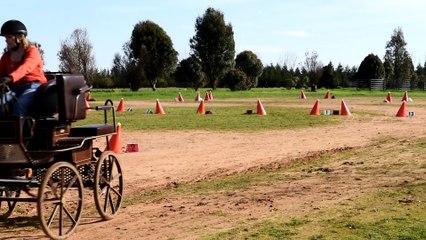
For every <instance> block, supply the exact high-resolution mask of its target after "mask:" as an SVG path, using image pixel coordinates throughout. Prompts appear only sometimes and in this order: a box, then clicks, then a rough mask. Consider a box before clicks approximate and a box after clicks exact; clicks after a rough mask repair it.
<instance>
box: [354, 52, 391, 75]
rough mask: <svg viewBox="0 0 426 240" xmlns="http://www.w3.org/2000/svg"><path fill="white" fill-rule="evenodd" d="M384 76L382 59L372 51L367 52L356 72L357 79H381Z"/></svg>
mask: <svg viewBox="0 0 426 240" xmlns="http://www.w3.org/2000/svg"><path fill="white" fill-rule="evenodd" d="M384 77H385V67H384V66H383V63H382V60H380V58H379V57H378V56H377V55H374V54H373V53H370V54H368V56H366V57H365V58H364V60H363V61H362V62H361V64H360V65H359V68H358V72H357V74H356V78H358V79H382V78H384Z"/></svg>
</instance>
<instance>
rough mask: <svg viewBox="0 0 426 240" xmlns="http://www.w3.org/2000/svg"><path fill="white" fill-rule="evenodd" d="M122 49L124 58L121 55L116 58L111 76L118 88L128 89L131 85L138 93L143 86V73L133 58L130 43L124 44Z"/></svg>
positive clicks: (116, 55)
mask: <svg viewBox="0 0 426 240" xmlns="http://www.w3.org/2000/svg"><path fill="white" fill-rule="evenodd" d="M122 49H123V53H124V55H123V56H121V55H120V54H119V53H117V54H115V56H114V60H113V66H112V68H111V75H112V77H113V79H114V82H115V83H116V86H118V87H127V86H129V85H130V89H131V90H132V91H138V90H139V88H140V87H141V85H142V79H144V78H142V77H140V76H141V75H142V74H141V72H143V71H142V70H141V69H140V66H138V62H137V59H135V58H134V57H133V54H132V50H131V49H130V42H126V43H124V44H123V47H122Z"/></svg>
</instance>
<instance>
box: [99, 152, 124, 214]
mask: <svg viewBox="0 0 426 240" xmlns="http://www.w3.org/2000/svg"><path fill="white" fill-rule="evenodd" d="M94 189H95V194H94V195H95V204H96V209H98V212H99V214H100V215H101V217H102V218H103V219H104V220H109V219H112V218H113V217H114V216H115V215H116V214H117V212H118V210H119V209H120V206H121V202H122V201H123V174H122V172H121V166H120V163H119V162H118V159H117V157H116V156H115V155H114V153H113V152H111V151H106V152H103V153H102V155H101V156H100V157H99V160H98V162H97V163H96V171H95V188H94Z"/></svg>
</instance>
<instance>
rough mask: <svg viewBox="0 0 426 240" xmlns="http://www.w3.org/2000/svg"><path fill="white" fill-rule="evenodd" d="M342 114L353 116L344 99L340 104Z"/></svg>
mask: <svg viewBox="0 0 426 240" xmlns="http://www.w3.org/2000/svg"><path fill="white" fill-rule="evenodd" d="M340 115H343V116H351V115H352V114H351V112H350V111H349V109H348V107H347V106H346V103H345V101H343V99H342V103H341V104H340Z"/></svg>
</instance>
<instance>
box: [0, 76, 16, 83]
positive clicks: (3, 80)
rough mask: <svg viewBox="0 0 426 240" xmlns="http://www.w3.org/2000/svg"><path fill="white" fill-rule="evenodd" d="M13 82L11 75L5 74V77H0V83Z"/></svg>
mask: <svg viewBox="0 0 426 240" xmlns="http://www.w3.org/2000/svg"><path fill="white" fill-rule="evenodd" d="M11 82H13V78H12V77H11V76H6V77H2V78H0V83H1V84H8V83H11Z"/></svg>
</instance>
